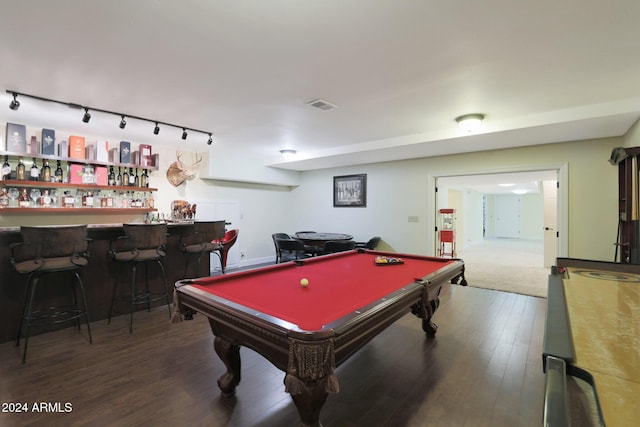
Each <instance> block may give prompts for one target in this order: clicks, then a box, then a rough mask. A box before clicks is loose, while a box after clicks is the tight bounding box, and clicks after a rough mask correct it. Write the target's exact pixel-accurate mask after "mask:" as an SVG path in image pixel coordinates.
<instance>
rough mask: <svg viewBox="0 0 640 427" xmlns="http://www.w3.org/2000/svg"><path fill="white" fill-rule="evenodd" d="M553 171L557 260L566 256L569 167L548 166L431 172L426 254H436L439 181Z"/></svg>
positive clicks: (428, 191)
mask: <svg viewBox="0 0 640 427" xmlns="http://www.w3.org/2000/svg"><path fill="white" fill-rule="evenodd" d="M546 170H555V171H556V173H557V176H558V207H557V209H558V213H557V219H558V224H557V227H558V236H559V237H558V257H568V256H569V163H568V162H561V163H548V164H540V165H529V166H511V167H505V168H493V169H466V170H461V171H447V172H430V173H429V174H428V175H427V200H430V201H431V203H432V207H431V213H430V214H427V215H426V217H427V236H426V237H427V253H428V254H429V255H433V256H435V254H437V246H438V242H437V236H436V231H435V228H436V225H437V218H438V212H437V211H438V206H437V199H436V197H437V194H436V185H437V182H438V178H444V177H452V176H463V175H488V174H501V173H505V174H506V173H512V172H534V171H546Z"/></svg>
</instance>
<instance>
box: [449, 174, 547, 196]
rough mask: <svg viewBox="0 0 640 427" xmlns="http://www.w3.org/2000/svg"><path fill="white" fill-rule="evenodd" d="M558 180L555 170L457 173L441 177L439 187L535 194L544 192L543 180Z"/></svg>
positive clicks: (481, 191)
mask: <svg viewBox="0 0 640 427" xmlns="http://www.w3.org/2000/svg"><path fill="white" fill-rule="evenodd" d="M557 180H558V173H557V171H555V170H539V171H526V172H508V173H487V174H482V175H456V176H444V177H439V178H438V188H453V189H458V190H465V189H470V190H474V191H477V192H479V193H483V194H535V193H542V182H543V181H557ZM516 191H517V192H518V193H515V192H516Z"/></svg>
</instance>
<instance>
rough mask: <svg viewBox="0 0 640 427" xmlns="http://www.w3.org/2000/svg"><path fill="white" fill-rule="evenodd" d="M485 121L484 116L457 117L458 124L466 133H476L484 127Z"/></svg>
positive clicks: (468, 115) (467, 115)
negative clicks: (483, 122)
mask: <svg viewBox="0 0 640 427" xmlns="http://www.w3.org/2000/svg"><path fill="white" fill-rule="evenodd" d="M483 120H484V114H465V115H464V116H460V117H456V123H458V126H460V128H461V129H462V130H464V131H465V132H476V131H478V130H479V129H480V126H482V121H483Z"/></svg>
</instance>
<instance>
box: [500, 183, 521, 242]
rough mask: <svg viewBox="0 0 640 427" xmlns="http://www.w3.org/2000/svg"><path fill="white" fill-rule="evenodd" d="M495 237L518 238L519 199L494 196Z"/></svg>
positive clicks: (501, 195) (506, 195)
mask: <svg viewBox="0 0 640 427" xmlns="http://www.w3.org/2000/svg"><path fill="white" fill-rule="evenodd" d="M495 212H496V237H498V238H500V237H502V238H510V239H519V238H520V197H518V196H513V195H510V194H498V195H496V206H495Z"/></svg>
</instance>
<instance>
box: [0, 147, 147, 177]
mask: <svg viewBox="0 0 640 427" xmlns="http://www.w3.org/2000/svg"><path fill="white" fill-rule="evenodd" d="M0 156H9V157H22V158H23V159H34V158H35V159H41V160H44V159H46V160H52V161H57V160H60V161H61V162H68V163H77V164H81V165H95V166H114V167H126V168H134V169H135V168H138V169H146V170H149V171H157V170H158V166H143V165H134V164H132V163H118V162H100V161H97V160H87V159H78V158H75V157H63V156H55V155H53V154H31V153H16V152H12V151H2V150H0ZM27 173H28V171H27Z"/></svg>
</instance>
